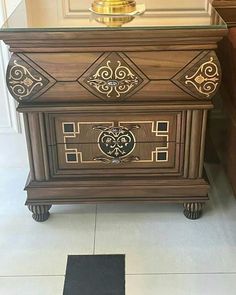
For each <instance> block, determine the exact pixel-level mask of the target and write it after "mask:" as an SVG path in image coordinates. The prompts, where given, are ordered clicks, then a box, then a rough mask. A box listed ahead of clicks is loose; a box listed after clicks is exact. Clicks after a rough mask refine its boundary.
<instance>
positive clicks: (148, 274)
mask: <svg viewBox="0 0 236 295" xmlns="http://www.w3.org/2000/svg"><path fill="white" fill-rule="evenodd" d="M230 274H232V275H236V272H233V271H232V272H192V273H191V272H190V273H188V272H173V273H172V272H170V273H161V272H160V273H130V274H126V276H158V275H159V276H168V275H230Z"/></svg>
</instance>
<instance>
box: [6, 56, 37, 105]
mask: <svg viewBox="0 0 236 295" xmlns="http://www.w3.org/2000/svg"><path fill="white" fill-rule="evenodd" d="M13 63H14V66H13V67H12V68H11V69H10V72H9V78H8V81H9V88H10V89H11V91H12V93H13V95H14V96H16V97H17V98H18V99H19V100H22V99H24V98H25V97H27V96H29V95H30V94H31V93H32V91H33V90H34V89H35V87H37V86H39V87H42V86H43V83H42V80H43V78H42V77H39V78H36V77H34V76H33V75H32V74H31V73H30V72H29V70H28V69H27V68H26V67H24V66H22V65H20V64H18V63H17V60H14V62H13Z"/></svg>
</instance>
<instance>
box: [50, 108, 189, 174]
mask: <svg viewBox="0 0 236 295" xmlns="http://www.w3.org/2000/svg"><path fill="white" fill-rule="evenodd" d="M49 122H50V125H51V127H50V130H51V134H48V143H49V147H48V150H49V154H50V157H51V159H52V160H51V163H53V165H52V166H53V167H52V170H53V171H54V173H56V174H57V175H64V174H74V175H78V174H83V175H84V174H86V173H85V171H84V170H89V173H90V174H91V173H92V174H93V173H94V174H97V173H98V171H97V169H101V171H102V173H104V174H110V173H111V170H112V173H123V172H122V171H123V170H124V169H125V171H124V173H134V170H136V172H137V169H138V170H139V169H140V170H139V171H142V169H143V168H149V169H152V170H153V172H154V173H163V172H165V173H180V170H181V169H182V155H183V151H184V144H183V138H184V132H185V112H159V113H158V114H157V115H147V114H143V116H140V115H139V116H137V115H129V116H128V115H119V114H117V115H106V116H103V115H96V116H95V115H84V114H66V115H63V114H62V115H60V114H56V115H50V116H49ZM53 135H55V136H54V137H53ZM126 169H128V170H126ZM99 171H100V170H99ZM101 171H100V172H101ZM100 172H99V173H100Z"/></svg>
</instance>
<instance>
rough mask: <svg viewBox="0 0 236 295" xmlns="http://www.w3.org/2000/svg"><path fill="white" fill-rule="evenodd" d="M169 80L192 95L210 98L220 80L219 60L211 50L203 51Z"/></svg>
mask: <svg viewBox="0 0 236 295" xmlns="http://www.w3.org/2000/svg"><path fill="white" fill-rule="evenodd" d="M171 80H172V81H173V82H174V83H175V84H176V85H178V86H179V87H180V88H181V89H183V90H184V91H185V92H187V93H189V94H190V95H192V96H193V97H196V98H198V99H211V98H212V97H213V96H214V95H215V93H216V92H217V90H218V88H219V86H220V82H221V69H220V63H219V60H218V58H217V56H216V54H215V53H214V52H213V51H210V52H206V51H203V52H202V53H201V54H200V55H199V56H198V57H196V58H195V59H194V60H193V61H192V62H191V63H190V64H189V65H188V66H186V67H185V68H183V69H182V70H181V71H180V72H179V73H178V74H177V75H176V76H174V77H173V78H172V79H171Z"/></svg>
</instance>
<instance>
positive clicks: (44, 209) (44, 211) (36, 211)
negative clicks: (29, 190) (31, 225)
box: [28, 205, 52, 222]
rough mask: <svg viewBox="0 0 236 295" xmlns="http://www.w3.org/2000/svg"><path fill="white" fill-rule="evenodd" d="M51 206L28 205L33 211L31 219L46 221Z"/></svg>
mask: <svg viewBox="0 0 236 295" xmlns="http://www.w3.org/2000/svg"><path fill="white" fill-rule="evenodd" d="M51 207H52V205H28V208H29V210H30V211H31V212H32V213H33V214H32V217H33V219H34V220H35V221H38V222H43V221H46V220H47V219H48V218H49V215H50V213H49V210H50V208H51Z"/></svg>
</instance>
